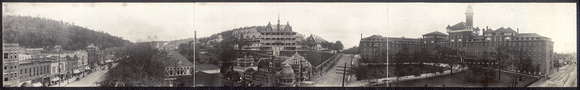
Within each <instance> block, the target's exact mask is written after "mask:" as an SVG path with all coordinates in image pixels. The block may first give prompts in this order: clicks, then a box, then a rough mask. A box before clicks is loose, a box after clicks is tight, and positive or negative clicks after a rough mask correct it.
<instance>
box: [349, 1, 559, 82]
mask: <svg viewBox="0 0 580 90" xmlns="http://www.w3.org/2000/svg"><path fill="white" fill-rule="evenodd" d="M473 14H474V13H473V9H472V8H471V5H469V6H468V7H467V11H466V12H465V15H466V21H465V22H459V23H457V24H455V25H453V26H450V25H448V26H447V28H446V30H447V34H445V33H441V32H438V31H435V32H431V33H427V34H424V35H422V36H423V37H422V38H418V39H411V38H404V37H401V38H397V37H382V36H380V35H373V36H370V37H366V38H362V39H361V41H360V43H359V46H360V50H361V56H362V58H363V59H367V60H371V61H372V60H375V59H373V57H374V56H378V55H379V53H380V52H383V51H384V50H389V51H388V52H389V55H394V54H395V53H397V52H398V51H399V50H400V49H401V47H402V46H403V45H407V47H409V49H410V51H417V50H419V48H434V47H435V46H436V45H440V46H445V47H450V48H453V49H457V50H460V51H461V52H462V53H461V56H463V57H464V58H463V59H464V60H467V59H472V60H480V59H482V55H483V52H486V51H487V52H495V49H496V48H497V47H498V46H507V47H511V48H513V49H517V50H520V51H523V52H526V53H525V55H524V57H528V58H529V59H531V60H532V61H531V62H532V65H533V66H534V67H535V68H539V70H538V73H539V74H546V73H550V72H551V71H550V68H552V60H551V55H552V54H553V48H554V47H553V45H554V42H552V40H551V39H550V38H548V37H544V36H541V35H538V34H536V33H519V29H515V30H514V29H512V28H509V27H508V28H504V27H500V28H498V29H495V30H493V29H490V28H488V27H487V26H486V27H485V28H481V29H480V28H479V27H474V26H473ZM480 30H481V31H482V34H479V31H480ZM387 43H388V44H387ZM387 48H388V49H387ZM512 58H515V59H518V57H517V56H512ZM375 61H376V60H375ZM530 68H533V67H530Z"/></svg>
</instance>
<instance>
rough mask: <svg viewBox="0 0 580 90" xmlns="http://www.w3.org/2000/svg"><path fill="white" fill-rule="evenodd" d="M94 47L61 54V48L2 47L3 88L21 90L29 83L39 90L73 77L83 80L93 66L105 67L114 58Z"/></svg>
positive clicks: (11, 44) (15, 44)
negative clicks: (98, 64) (18, 89)
mask: <svg viewBox="0 0 580 90" xmlns="http://www.w3.org/2000/svg"><path fill="white" fill-rule="evenodd" d="M95 47H96V46H94V45H92V44H91V45H89V47H87V50H77V51H62V47H61V46H60V45H56V46H54V47H51V48H24V47H21V46H19V45H18V43H2V48H3V50H2V53H3V59H2V61H3V66H4V68H3V69H2V71H3V77H2V78H3V85H4V86H5V87H18V86H21V85H23V84H24V83H27V84H28V85H30V84H32V85H33V86H36V87H39V86H50V85H54V84H57V83H58V82H59V81H61V80H63V79H65V78H70V77H71V76H84V75H85V74H86V73H87V72H88V71H90V70H91V69H92V68H94V66H92V65H97V64H96V63H97V62H101V63H100V64H105V63H106V62H105V61H106V60H105V59H111V57H112V56H111V55H104V54H105V53H102V52H104V51H101V50H98V48H95ZM97 52H98V53H97ZM101 56H103V57H101ZM105 56H109V57H108V58H107V57H105ZM109 61H110V62H111V61H112V60H109ZM91 62H94V63H95V64H93V63H91Z"/></svg>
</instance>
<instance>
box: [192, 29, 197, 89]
mask: <svg viewBox="0 0 580 90" xmlns="http://www.w3.org/2000/svg"><path fill="white" fill-rule="evenodd" d="M196 42H197V31H193V74H192V75H193V76H192V77H193V87H195V84H196V83H195V70H196V68H195V44H196Z"/></svg>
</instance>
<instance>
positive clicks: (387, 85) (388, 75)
mask: <svg viewBox="0 0 580 90" xmlns="http://www.w3.org/2000/svg"><path fill="white" fill-rule="evenodd" d="M389 47H390V46H389V37H387V86H389V87H390V86H391V85H389V81H390V80H389Z"/></svg>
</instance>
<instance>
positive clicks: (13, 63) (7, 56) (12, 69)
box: [2, 42, 20, 87]
mask: <svg viewBox="0 0 580 90" xmlns="http://www.w3.org/2000/svg"><path fill="white" fill-rule="evenodd" d="M19 48H20V47H19V45H18V43H4V42H3V43H2V57H3V58H2V63H3V65H2V66H3V67H4V68H2V74H3V75H2V78H3V81H2V85H3V87H18V86H19V85H18V84H19V80H20V78H19V77H18V65H19V63H18V54H19V52H18V49H19Z"/></svg>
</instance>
